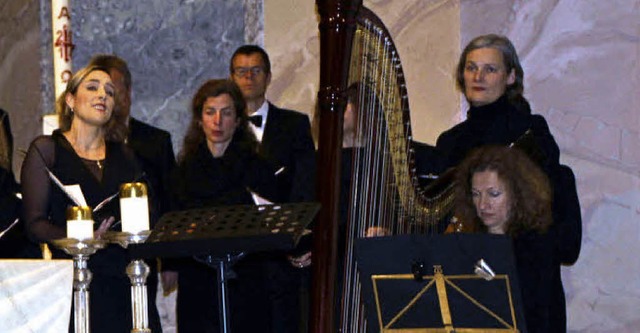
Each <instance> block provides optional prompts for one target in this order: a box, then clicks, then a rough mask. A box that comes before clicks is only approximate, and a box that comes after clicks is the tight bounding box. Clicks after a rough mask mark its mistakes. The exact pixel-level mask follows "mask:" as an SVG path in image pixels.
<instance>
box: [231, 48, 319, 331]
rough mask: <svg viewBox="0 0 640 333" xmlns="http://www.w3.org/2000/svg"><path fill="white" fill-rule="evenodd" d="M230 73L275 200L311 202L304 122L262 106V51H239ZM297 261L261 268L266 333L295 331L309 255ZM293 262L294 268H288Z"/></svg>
mask: <svg viewBox="0 0 640 333" xmlns="http://www.w3.org/2000/svg"><path fill="white" fill-rule="evenodd" d="M229 72H230V75H231V79H232V80H233V81H234V82H235V83H236V84H237V85H238V86H239V87H240V90H241V91H242V94H243V96H244V98H245V100H246V102H247V112H248V115H249V117H250V120H251V123H250V127H251V129H252V130H253V132H254V134H255V135H256V138H257V139H258V142H260V145H259V152H260V153H261V154H262V156H264V157H265V158H266V159H267V160H268V161H270V162H271V163H272V164H273V165H274V166H275V169H276V170H278V171H277V172H276V174H277V176H278V201H280V202H305V201H313V200H314V198H315V175H316V160H315V146H314V144H313V139H312V138H311V125H310V122H309V117H307V116H306V115H304V114H302V113H299V112H296V111H292V110H286V109H281V108H279V107H277V106H275V105H273V104H272V103H270V102H269V101H267V99H266V97H265V94H266V91H267V87H268V86H269V83H270V82H271V62H270V61H269V56H268V55H267V53H266V52H265V50H264V49H262V48H261V47H259V46H256V45H244V46H241V47H239V48H238V49H237V50H236V51H235V52H234V53H233V56H232V57H231V62H230V65H229ZM302 258H303V259H302V260H301V258H300V257H297V258H291V259H290V260H291V263H289V261H288V260H287V259H286V255H285V254H283V253H280V254H274V255H273V256H272V258H270V259H269V260H268V261H267V262H266V263H265V264H266V265H265V269H266V274H267V277H266V278H267V279H268V288H269V291H268V292H269V294H270V299H271V300H272V303H271V310H270V311H271V318H272V327H271V332H278V333H281V332H299V329H300V319H301V313H300V308H301V304H300V293H299V292H300V282H301V280H302V276H303V275H304V274H305V273H306V272H303V271H302V270H301V268H303V267H307V266H308V265H309V264H310V263H311V261H310V255H309V254H307V255H306V256H305V255H303V256H302ZM294 262H295V263H296V264H298V265H297V266H296V267H293V266H292V263H294ZM302 263H304V264H302Z"/></svg>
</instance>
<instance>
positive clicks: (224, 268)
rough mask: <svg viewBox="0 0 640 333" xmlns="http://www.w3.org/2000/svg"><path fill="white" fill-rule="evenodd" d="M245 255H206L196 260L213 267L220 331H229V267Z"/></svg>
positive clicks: (231, 272)
mask: <svg viewBox="0 0 640 333" xmlns="http://www.w3.org/2000/svg"><path fill="white" fill-rule="evenodd" d="M244 256H245V253H244V252H241V253H239V254H236V255H232V254H227V255H225V256H223V257H219V256H213V255H207V256H206V258H205V259H204V260H201V259H200V260H198V258H197V257H196V260H198V261H201V262H204V263H206V264H207V265H208V266H209V267H212V268H215V269H216V272H217V273H218V274H217V284H218V308H219V318H220V332H222V333H231V316H230V314H229V291H228V286H227V282H228V278H229V277H230V276H233V271H231V270H230V269H229V267H230V266H231V265H232V264H233V263H235V262H236V261H238V260H240V259H241V258H242V257H244Z"/></svg>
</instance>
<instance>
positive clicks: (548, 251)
mask: <svg viewBox="0 0 640 333" xmlns="http://www.w3.org/2000/svg"><path fill="white" fill-rule="evenodd" d="M513 251H514V255H515V258H516V268H517V271H518V281H519V282H520V292H521V294H522V302H523V305H524V313H525V318H526V321H527V323H526V324H527V331H528V332H529V333H553V332H562V331H564V330H566V328H564V329H563V328H562V327H559V326H557V324H558V323H557V322H553V321H552V319H551V318H552V317H553V316H554V315H556V314H554V313H553V311H556V310H557V309H553V308H552V306H551V304H552V303H553V302H557V290H556V289H555V287H556V285H558V283H557V282H558V281H560V276H559V274H560V266H559V265H558V264H557V262H556V260H555V257H556V255H555V254H554V251H555V249H554V236H553V235H551V234H549V233H545V234H542V235H540V234H537V233H536V232H533V231H530V232H527V233H524V234H522V235H519V236H517V237H515V239H514V240H513ZM559 285H560V286H562V283H560V284H559ZM562 295H564V293H562ZM562 299H564V297H563V298H562Z"/></svg>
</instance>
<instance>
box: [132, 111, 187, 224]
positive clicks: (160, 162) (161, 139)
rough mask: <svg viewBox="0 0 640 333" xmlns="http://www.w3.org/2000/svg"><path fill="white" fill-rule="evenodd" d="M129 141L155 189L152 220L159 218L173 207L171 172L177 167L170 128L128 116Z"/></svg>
mask: <svg viewBox="0 0 640 333" xmlns="http://www.w3.org/2000/svg"><path fill="white" fill-rule="evenodd" d="M127 144H128V145H129V146H130V147H131V148H132V149H133V151H134V152H135V154H136V156H137V157H138V160H139V161H140V162H141V166H142V170H143V171H144V173H145V175H144V180H145V181H146V182H147V183H148V185H149V192H150V193H153V194H154V195H155V197H156V198H157V199H158V200H156V204H157V205H156V207H152V211H151V215H150V216H149V217H150V219H151V222H152V223H153V222H156V221H157V220H158V219H159V218H160V216H162V214H164V213H166V212H168V211H169V210H171V205H172V203H171V173H172V172H173V170H174V169H175V167H176V158H175V155H174V153H173V145H172V144H171V135H170V134H169V132H167V131H165V130H162V129H159V128H157V127H154V126H151V125H149V124H146V123H143V122H141V121H139V120H137V119H135V118H130V119H129V136H128V137H127Z"/></svg>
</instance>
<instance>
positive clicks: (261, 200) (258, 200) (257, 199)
mask: <svg viewBox="0 0 640 333" xmlns="http://www.w3.org/2000/svg"><path fill="white" fill-rule="evenodd" d="M247 191H249V193H251V198H252V199H253V203H255V204H256V205H258V206H260V205H273V202H271V201H269V200H267V199H265V198H263V197H261V196H260V195H258V194H257V193H256V192H253V191H251V190H250V189H247Z"/></svg>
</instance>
